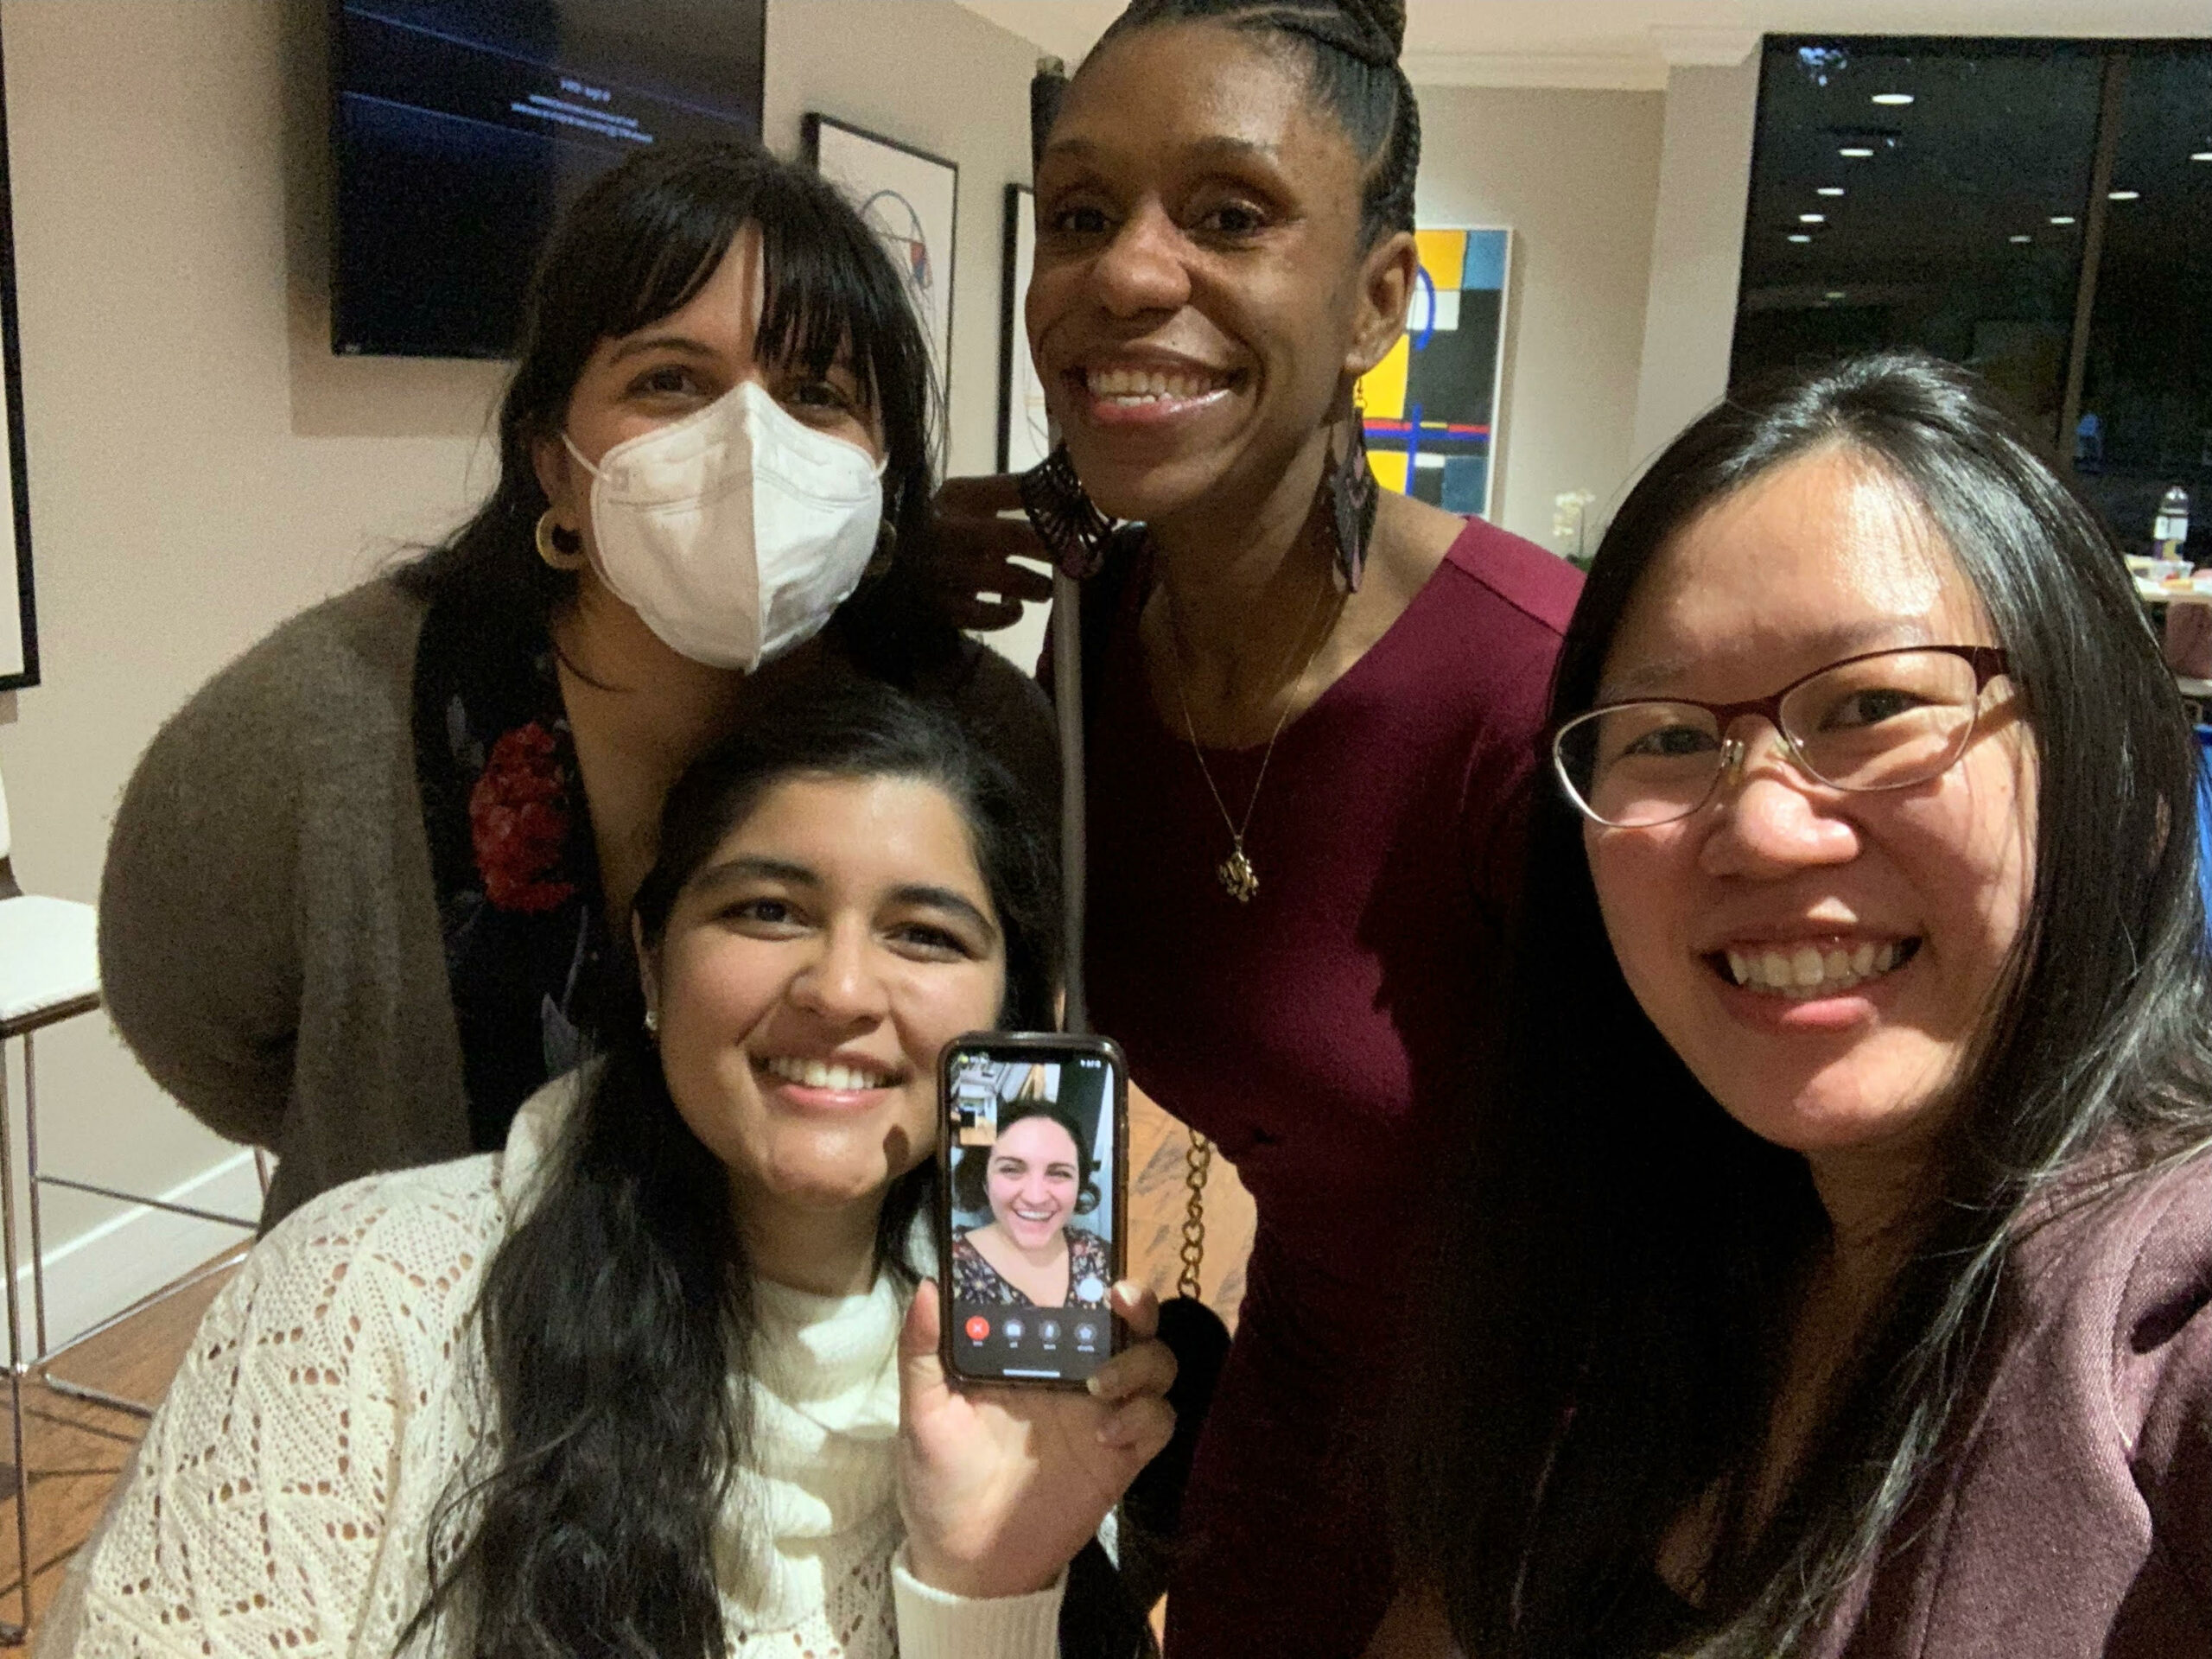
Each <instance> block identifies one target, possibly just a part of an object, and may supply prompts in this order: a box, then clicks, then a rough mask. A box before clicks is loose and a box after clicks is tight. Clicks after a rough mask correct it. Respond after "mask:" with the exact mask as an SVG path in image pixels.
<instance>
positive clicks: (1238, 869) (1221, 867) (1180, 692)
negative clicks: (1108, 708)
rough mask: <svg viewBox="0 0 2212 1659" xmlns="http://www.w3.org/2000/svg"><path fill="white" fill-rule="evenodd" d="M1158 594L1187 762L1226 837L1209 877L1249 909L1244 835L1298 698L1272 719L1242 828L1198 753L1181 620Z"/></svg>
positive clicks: (1324, 592)
mask: <svg viewBox="0 0 2212 1659" xmlns="http://www.w3.org/2000/svg"><path fill="white" fill-rule="evenodd" d="M1331 588H1332V584H1325V585H1324V586H1323V588H1322V589H1321V591H1320V592H1319V594H1315V595H1314V599H1313V609H1312V610H1310V611H1308V612H1307V613H1306V623H1305V626H1303V627H1301V628H1300V629H1299V631H1298V632H1297V633H1296V634H1295V635H1294V636H1293V638H1292V639H1291V642H1290V648H1291V650H1292V652H1296V651H1297V650H1298V644H1299V641H1300V640H1301V639H1304V638H1305V637H1306V634H1307V633H1308V632H1311V631H1312V629H1313V619H1314V618H1316V617H1318V616H1319V615H1320V614H1321V607H1322V604H1323V602H1324V601H1326V600H1327V598H1328V596H1329V594H1330V592H1331ZM1160 592H1161V594H1162V595H1163V596H1164V597H1165V598H1166V601H1167V643H1168V646H1169V648H1170V649H1171V650H1172V651H1173V652H1174V654H1175V701H1176V702H1178V703H1179V704H1180V705H1181V707H1182V710H1183V734H1184V735H1185V737H1187V738H1189V739H1190V740H1191V758H1192V760H1196V761H1197V762H1198V776H1199V777H1201V778H1203V779H1205V780H1206V789H1207V790H1208V791H1209V792H1210V793H1211V795H1212V796H1213V804H1214V805H1215V806H1216V807H1217V808H1218V809H1219V810H1220V812H1221V822H1222V824H1223V826H1224V828H1225V829H1228V831H1229V856H1228V857H1227V858H1224V860H1222V861H1221V862H1220V863H1218V864H1217V865H1215V866H1214V872H1213V873H1214V874H1215V875H1216V876H1217V878H1218V879H1219V880H1220V882H1221V886H1222V890H1223V891H1224V893H1228V895H1229V896H1230V898H1232V899H1235V900H1236V902H1237V903H1238V904H1240V905H1249V904H1250V903H1251V902H1252V899H1253V897H1254V895H1255V894H1256V893H1258V892H1259V891H1260V873H1259V871H1257V870H1255V868H1252V860H1251V858H1250V856H1249V855H1248V854H1247V853H1246V852H1245V850H1244V832H1245V831H1246V830H1248V829H1250V828H1251V827H1252V813H1253V810H1254V809H1255V808H1256V807H1257V806H1258V805H1259V804H1260V786H1261V785H1262V784H1264V783H1266V782H1267V781H1268V761H1270V760H1274V758H1275V741H1276V740H1277V739H1278V738H1280V737H1281V735H1282V728H1284V727H1286V726H1287V725H1289V724H1290V711H1291V708H1292V705H1293V704H1294V702H1296V698H1295V697H1294V696H1286V697H1285V698H1284V701H1283V706H1282V713H1281V715H1279V716H1278V717H1277V718H1276V721H1275V728H1274V731H1273V732H1271V733H1269V734H1268V747H1267V748H1266V750H1265V751H1264V752H1263V753H1262V754H1261V756H1260V772H1259V775H1258V776H1257V777H1255V778H1254V779H1252V798H1251V799H1249V800H1248V801H1247V802H1245V803H1244V819H1243V823H1238V822H1237V821H1236V819H1235V818H1233V817H1230V812H1229V803H1228V802H1227V801H1225V800H1224V799H1223V798H1222V795H1221V785H1218V784H1217V783H1215V782H1214V780H1213V769H1212V768H1211V767H1210V766H1207V765H1206V754H1205V750H1204V749H1202V748H1200V747H1198V726H1197V723H1196V722H1195V721H1192V718H1191V699H1190V696H1189V694H1188V693H1187V692H1185V690H1184V689H1183V620H1182V618H1181V616H1180V615H1179V614H1178V613H1177V612H1176V609H1175V594H1174V591H1173V589H1172V588H1168V587H1167V586H1166V583H1164V582H1163V583H1162V584H1161V585H1160ZM1329 632H1330V631H1329V630H1328V629H1327V628H1324V629H1322V630H1321V637H1320V638H1319V639H1316V640H1315V641H1314V642H1313V649H1312V650H1311V651H1309V652H1306V662H1305V665H1304V666H1303V667H1301V668H1300V670H1299V671H1298V677H1297V678H1296V679H1294V680H1292V681H1291V682H1290V683H1288V684H1287V686H1285V687H1284V690H1285V691H1286V692H1289V693H1294V692H1295V691H1296V690H1297V689H1298V684H1299V681H1300V680H1303V679H1304V678H1305V677H1306V675H1307V674H1309V673H1310V672H1312V671H1313V664H1314V661H1315V659H1316V658H1319V656H1320V654H1321V647H1322V646H1323V645H1326V644H1327V643H1328V639H1329ZM1283 665H1284V667H1286V668H1287V667H1288V666H1289V665H1290V664H1289V663H1288V662H1286V663H1285V664H1283Z"/></svg>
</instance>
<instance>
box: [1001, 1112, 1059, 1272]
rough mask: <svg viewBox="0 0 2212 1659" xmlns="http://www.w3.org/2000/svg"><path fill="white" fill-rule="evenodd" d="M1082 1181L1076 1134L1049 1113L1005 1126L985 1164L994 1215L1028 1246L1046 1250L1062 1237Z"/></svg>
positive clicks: (1010, 1232)
mask: <svg viewBox="0 0 2212 1659" xmlns="http://www.w3.org/2000/svg"><path fill="white" fill-rule="evenodd" d="M1082 1182H1083V1160H1082V1156H1081V1154H1079V1153H1078V1152H1077V1148H1076V1144H1075V1139H1074V1137H1073V1136H1071V1135H1069V1134H1068V1132H1067V1130H1066V1129H1065V1128H1063V1127H1062V1126H1061V1125H1060V1124H1058V1123H1056V1122H1053V1121H1052V1119H1051V1118H1049V1117H1044V1116H1029V1117H1024V1118H1017V1119H1016V1120H1015V1121H1014V1122H1012V1123H1010V1124H1008V1125H1007V1127H1006V1128H1004V1129H1001V1131H1000V1132H999V1138H998V1139H997V1140H996V1141H994V1142H992V1144H991V1154H990V1162H989V1163H988V1165H986V1166H984V1183H983V1185H984V1191H985V1192H988V1194H989V1196H990V1201H991V1214H992V1216H993V1217H995V1219H996V1220H997V1222H998V1224H999V1227H1000V1229H1001V1230H1002V1231H1004V1232H1005V1234H1006V1235H1007V1237H1009V1238H1011V1239H1012V1240H1013V1241H1014V1243H1016V1244H1018V1245H1019V1246H1020V1247H1021V1248H1022V1249H1025V1250H1039V1249H1044V1248H1045V1247H1046V1245H1048V1244H1050V1243H1052V1242H1053V1241H1054V1240H1055V1239H1057V1238H1058V1237H1059V1236H1060V1234H1061V1230H1063V1229H1064V1228H1065V1227H1066V1225H1067V1224H1068V1218H1069V1217H1071V1216H1072V1215H1074V1214H1075V1206H1076V1203H1077V1197H1078V1195H1079V1192H1080V1189H1081V1186H1082Z"/></svg>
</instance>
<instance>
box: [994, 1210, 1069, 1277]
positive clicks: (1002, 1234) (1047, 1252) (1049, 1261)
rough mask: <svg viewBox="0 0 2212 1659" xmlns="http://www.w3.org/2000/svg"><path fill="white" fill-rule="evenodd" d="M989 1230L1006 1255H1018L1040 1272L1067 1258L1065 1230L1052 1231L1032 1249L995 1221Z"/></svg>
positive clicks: (1057, 1264)
mask: <svg viewBox="0 0 2212 1659" xmlns="http://www.w3.org/2000/svg"><path fill="white" fill-rule="evenodd" d="M990 1232H991V1236H992V1239H993V1242H994V1243H997V1244H999V1245H1000V1246H1001V1248H1003V1249H1005V1250H1006V1252H1007V1255H1014V1256H1018V1257H1020V1259H1021V1260H1022V1261H1023V1262H1026V1263H1027V1264H1028V1265H1029V1266H1030V1267H1033V1268H1037V1269H1039V1271H1040V1272H1041V1271H1044V1270H1046V1269H1048V1268H1057V1267H1058V1266H1059V1265H1060V1263H1061V1262H1064V1261H1065V1260H1066V1259H1067V1254H1068V1236H1067V1234H1066V1232H1065V1230H1063V1231H1060V1232H1057V1233H1054V1234H1053V1235H1052V1237H1050V1238H1048V1239H1046V1241H1045V1242H1044V1243H1042V1244H1039V1246H1038V1247H1037V1248H1036V1249H1027V1248H1025V1247H1024V1246H1023V1245H1022V1244H1021V1243H1020V1242H1019V1241H1018V1240H1017V1239H1016V1238H1015V1237H1014V1235H1013V1234H1012V1233H1010V1232H1008V1231H1007V1230H1006V1229H1005V1228H1003V1227H1001V1226H1000V1225H999V1224H998V1223H997V1222H995V1221H994V1222H993V1223H991V1224H990Z"/></svg>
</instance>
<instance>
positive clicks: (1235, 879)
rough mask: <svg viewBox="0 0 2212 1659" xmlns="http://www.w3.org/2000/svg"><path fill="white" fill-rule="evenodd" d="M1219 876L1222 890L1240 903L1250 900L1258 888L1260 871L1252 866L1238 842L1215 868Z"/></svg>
mask: <svg viewBox="0 0 2212 1659" xmlns="http://www.w3.org/2000/svg"><path fill="white" fill-rule="evenodd" d="M1214 874H1216V875H1217V876H1219V877H1220V878H1221V886H1222V890H1223V891H1224V892H1225V893H1228V895H1229V896H1230V898H1232V899H1235V900H1236V902H1237V903H1238V904H1240V905H1249V904H1250V903H1251V902H1252V895H1253V894H1254V893H1257V892H1259V890H1260V873H1259V872H1258V871H1257V870H1255V869H1254V868H1252V861H1251V860H1250V859H1249V858H1247V857H1245V856H1244V849H1243V846H1242V845H1241V844H1240V845H1239V846H1238V847H1237V848H1236V850H1235V851H1234V852H1232V853H1230V855H1229V856H1228V857H1227V858H1224V859H1223V860H1222V861H1221V863H1220V864H1219V865H1218V866H1217V868H1215V870H1214Z"/></svg>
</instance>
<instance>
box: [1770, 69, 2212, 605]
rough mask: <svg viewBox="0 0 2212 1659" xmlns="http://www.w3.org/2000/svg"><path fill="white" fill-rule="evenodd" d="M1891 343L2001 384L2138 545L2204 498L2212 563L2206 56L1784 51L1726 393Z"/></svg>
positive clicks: (2211, 90)
mask: <svg viewBox="0 0 2212 1659" xmlns="http://www.w3.org/2000/svg"><path fill="white" fill-rule="evenodd" d="M2193 157H2195V158H2199V159H2192V158H2193ZM1878 346H1920V347H1922V348H1923V349H1925V350H1928V351H1930V352H1933V353H1936V354H1937V355H1938V356H1941V357H1945V358H1948V359H1953V360H1954V361H1956V362H1961V363H1965V364H1967V365H1971V366H1973V367H1974V368H1975V369H1976V370H1978V371H1980V372H1981V373H1982V374H1984V375H1986V376H1987V377H1988V378H1989V379H1990V380H1991V381H1992V382H1993V383H1994V384H1995V385H1997V386H1998V387H1999V390H2000V391H2002V392H2003V393H2004V394H2005V396H2006V397H2008V398H2009V399H2010V400H2011V401H2012V404H2013V405H2014V406H2015V408H2016V409H2017V410H2018V411H2019V413H2020V414H2021V415H2022V416H2024V418H2025V419H2026V420H2028V421H2029V422H2030V423H2031V424H2032V425H2033V426H2034V427H2035V428H2036V429H2037V431H2039V432H2041V433H2044V434H2045V435H2048V436H2049V438H2050V440H2051V442H2052V444H2053V446H2054V448H2056V449H2057V451H2058V452H2059V453H2060V454H2062V455H2069V456H2072V457H2074V458H2075V467H2076V471H2077V474H2078V476H2079V477H2080V479H2081V480H2082V485H2083V486H2084V487H2085V489H2086V490H2087V491H2088V493H2089V494H2090V495H2091V496H2092V498H2093V499H2095V500H2096V501H2097V502H2098V504H2099V505H2100V506H2101V508H2102V509H2103V510H2104V512H2105V513H2106V515H2107V518H2108V519H2109V521H2110V523H2111V524H2112V527H2113V531H2114V532H2115V534H2116V535H2117V536H2118V537H2119V538H2120V541H2121V542H2122V543H2123V544H2125V545H2126V546H2127V547H2128V548H2129V549H2130V550H2133V551H2145V550H2147V549H2148V543H2149V541H2150V537H2151V528H2152V514H2153V512H2154V511H2155V509H2156V508H2157V505H2158V501H2159V499H2160V498H2161V496H2162V495H2163V494H2164V492H2165V491H2167V490H2168V489H2170V488H2171V487H2173V486H2181V487H2182V488H2183V489H2186V490H2188V491H2189V493H2190V495H2191V497H2192V498H2193V499H2194V505H2195V508H2196V510H2195V512H2192V514H2191V520H2192V523H2191V530H2192V535H2191V537H2190V553H2191V555H2193V556H2195V557H2196V558H2197V559H2200V560H2204V561H2207V562H2212V48H2209V47H2207V46H2205V45H2203V44H2202V43H2192V44H2189V45H2185V46H2184V45H2165V44H2162V43H2158V42H2145V41H1958V40H1916V39H1914V40H1908V39H1894V38H1884V39H1868V38H1845V39H1834V38H1823V39H1818V40H1814V39H1804V38H1784V37H1770V39H1769V41H1767V44H1766V49H1765V55H1764V68H1763V73H1762V76H1761V80H1760V91H1759V111H1758V140H1757V146H1756V149H1755V151H1754V156H1753V162H1752V171H1751V205H1750V213H1749V218H1748V221H1747V224H1746V226H1745V247H1744V269H1743V285H1742V290H1741V296H1740V298H1739V301H1738V311H1737V317H1736V336H1735V352H1734V359H1733V363H1732V371H1731V377H1730V378H1731V380H1732V382H1733V383H1737V384H1740V383H1742V382H1745V381H1746V380H1750V379H1752V378H1757V377H1758V376H1759V375H1760V374H1763V373H1764V372H1768V371H1770V370H1773V369H1777V368H1780V367H1783V366H1786V365H1794V364H1802V363H1805V362H1808V361H1820V360H1822V359H1831V358H1834V357H1839V356H1841V355H1844V354H1847V353H1852V352H1856V351H1863V350H1867V349H1870V348H1873V347H1878Z"/></svg>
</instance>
